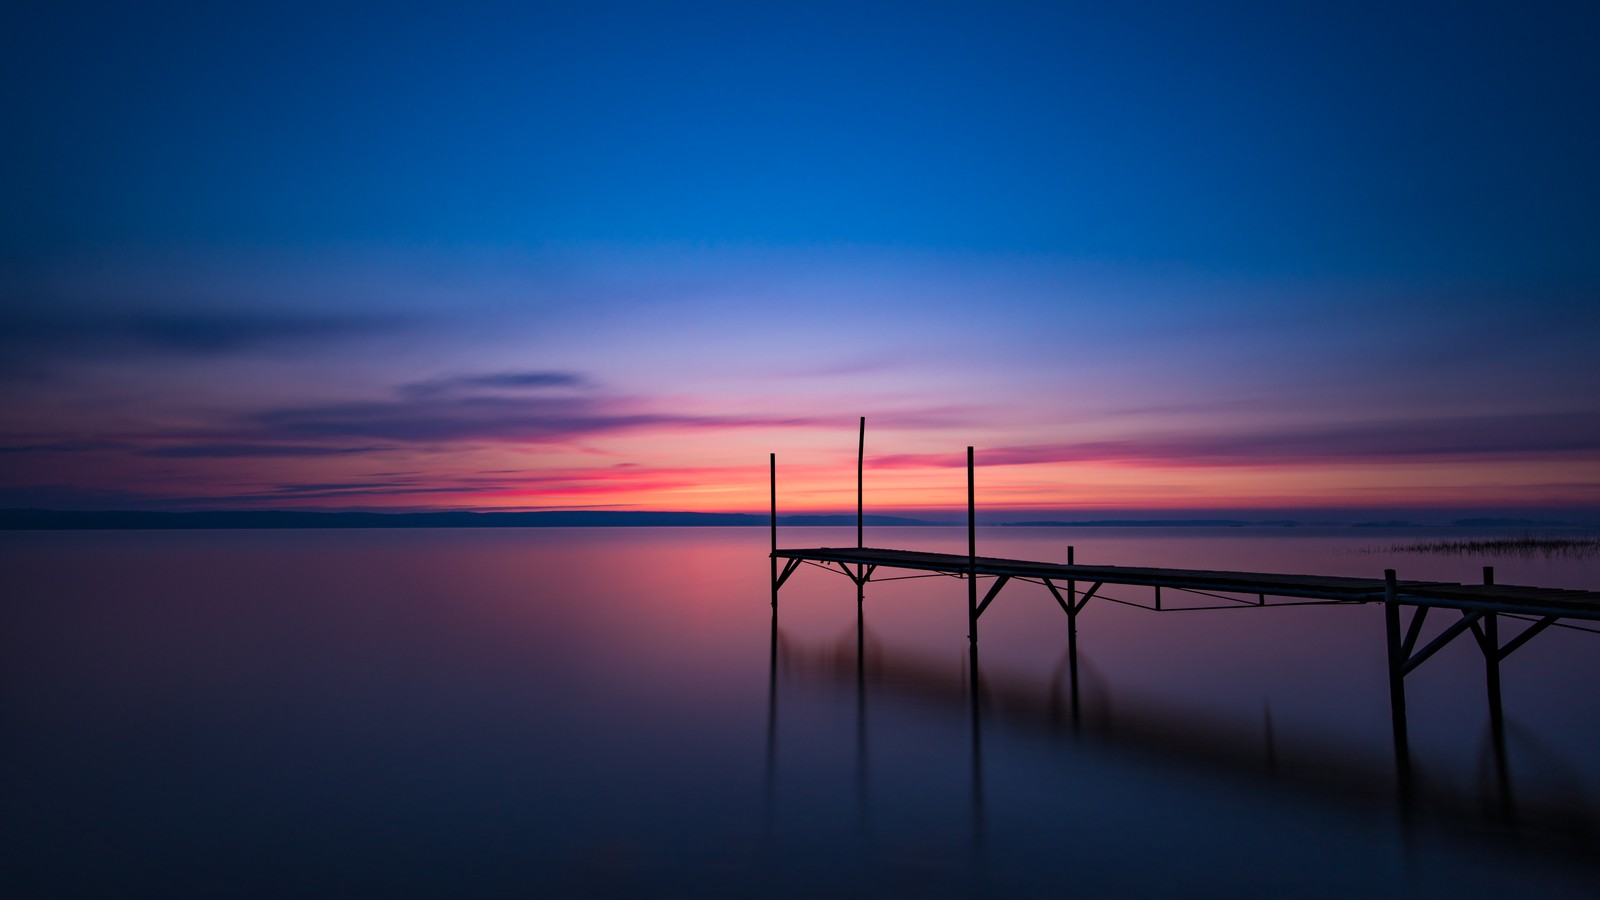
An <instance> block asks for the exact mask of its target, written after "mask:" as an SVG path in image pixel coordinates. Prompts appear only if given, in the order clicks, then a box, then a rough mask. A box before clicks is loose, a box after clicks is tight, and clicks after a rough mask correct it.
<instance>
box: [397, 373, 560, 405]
mask: <svg viewBox="0 0 1600 900" xmlns="http://www.w3.org/2000/svg"><path fill="white" fill-rule="evenodd" d="M586 384H588V381H587V379H585V378H584V377H583V376H582V375H579V374H577V373H576V372H549V371H531V372H489V373H486V374H481V375H457V376H451V377H444V378H432V379H428V380H427V381H417V382H413V383H411V384H407V385H403V386H401V388H400V389H399V393H400V394H401V395H402V396H405V397H412V398H420V397H433V396H436V395H439V394H448V393H456V392H462V391H474V390H507V391H523V390H538V389H542V388H573V387H582V386H584V385H586Z"/></svg>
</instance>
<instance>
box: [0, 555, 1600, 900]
mask: <svg viewBox="0 0 1600 900" xmlns="http://www.w3.org/2000/svg"><path fill="white" fill-rule="evenodd" d="M1418 534H1419V532H1405V533H1403V534H1402V533H1398V532H1396V533H1384V534H1372V533H1363V532H1355V531H1352V530H1343V531H1338V532H1320V533H1319V532H1314V531H1301V530H1275V531H1255V530H1250V529H1227V530H1203V531H1202V530H1187V531H1183V530H1161V529H1140V530H1127V529H1108V530H1094V529H1021V528H995V529H983V530H981V532H980V543H981V552H984V553H987V554H992V555H1006V556H1017V557H1026V558H1034V559H1054V560H1064V559H1065V553H1066V545H1067V544H1068V543H1072V544H1074V545H1075V546H1076V554H1077V560H1078V561H1080V562H1085V563H1091V562H1093V563H1111V564H1142V565H1162V566H1174V567H1194V568H1234V569H1253V570H1264V571H1285V572H1309V573H1318V574H1347V575H1369V576H1380V575H1381V573H1382V570H1383V569H1384V568H1396V569H1398V570H1399V571H1400V575H1401V577H1402V578H1419V579H1421V578H1430V579H1443V580H1464V581H1471V580H1476V578H1478V577H1479V572H1480V567H1481V565H1483V564H1484V563H1485V562H1489V563H1492V564H1494V565H1495V566H1496V568H1497V572H1496V574H1497V579H1498V580H1499V581H1500V582H1502V583H1523V584H1539V585H1543V586H1551V587H1574V588H1587V589H1595V588H1600V571H1597V568H1600V567H1597V564H1596V563H1595V562H1594V561H1593V560H1589V561H1583V560H1543V559H1537V558H1534V559H1522V558H1518V559H1500V560H1482V559H1475V558H1471V557H1428V556H1415V555H1404V554H1396V553H1386V552H1377V553H1372V552H1365V551H1367V550H1370V549H1371V548H1373V547H1383V546H1386V545H1387V544H1389V543H1391V542H1392V541H1391V538H1395V537H1397V536H1398V537H1399V538H1403V539H1409V538H1412V537H1415V536H1417V535H1418ZM868 538H869V543H871V544H877V545H883V546H897V547H907V548H916V549H927V550H946V551H956V552H959V551H961V550H964V549H965V547H964V542H965V535H964V532H962V531H961V530H960V529H939V528H912V529H873V530H869V535H868ZM781 542H782V543H783V544H784V545H786V546H822V545H829V544H832V545H847V544H852V543H853V542H854V534H853V530H830V529H791V530H789V531H787V532H785V533H784V534H783V536H782V541H781ZM766 543H767V534H766V532H765V531H764V530H761V529H714V528H695V529H570V530H568V529H505V530H418V531H409V530H392V531H391V530H381V531H378V530H375V531H215V532H80V533H8V534H4V535H0V573H3V576H4V581H5V583H6V584H7V585H8V589H7V591H6V594H7V597H6V600H5V602H4V606H3V613H0V615H3V617H4V620H3V628H0V640H3V642H4V644H3V647H0V667H3V677H0V716H3V723H4V733H5V735H6V740H5V742H4V744H3V747H0V780H3V790H4V796H5V797H6V809H7V813H6V815H5V817H4V820H3V821H4V825H3V827H4V835H3V837H4V841H3V845H0V878H3V885H0V886H3V888H4V890H5V893H6V894H7V895H8V896H63V895H67V896H112V895H147V896H185V895H188V896H193V895H206V896H284V895H301V894H358V893H362V894H366V893H383V894H388V895H433V896H439V895H449V896H510V895H530V894H532V895H541V896H629V895H633V896H689V895H696V896H700V895H706V894H723V895H729V896H737V895H751V894H760V895H776V896H813V895H817V894H824V893H826V894H829V895H853V896H867V895H884V894H885V893H886V892H887V893H889V894H899V893H906V894H910V893H913V892H914V893H916V894H918V895H926V896H978V895H991V894H995V893H996V892H1010V893H1012V894H1016V895H1025V896H1026V895H1035V896H1045V895H1050V896H1055V895H1059V894H1062V893H1065V892H1067V891H1087V892H1089V893H1091V894H1110V893H1124V894H1126V893H1137V894H1145V895H1150V894H1167V895H1170V894H1182V895H1196V896H1240V895H1244V896H1284V895H1296V896H1348V895H1352V894H1356V893H1362V894H1374V895H1380V896H1417V895H1424V896H1443V895H1452V896H1461V895H1488V894H1495V893H1505V892H1510V891H1516V892H1519V893H1538V894H1542V895H1571V896H1578V895H1592V893H1593V891H1594V889H1595V888H1596V886H1597V885H1600V862H1596V861H1595V860H1594V858H1593V856H1594V851H1595V850H1597V849H1600V827H1597V823H1600V814H1597V812H1596V807H1597V805H1600V804H1597V802H1596V792H1597V790H1600V760H1597V755H1596V754H1594V753H1593V751H1592V748H1593V747H1595V746H1597V745H1600V707H1597V706H1596V705H1595V704H1594V703H1593V701H1592V700H1591V699H1590V697H1589V693H1590V686H1591V685H1593V684H1595V683H1597V681H1600V635H1591V634H1584V633H1580V632H1574V631H1569V630H1561V629H1551V630H1549V631H1547V632H1545V633H1544V634H1542V635H1540V636H1539V637H1538V638H1537V639H1535V640H1534V641H1533V642H1532V643H1530V644H1529V645H1528V646H1527V647H1526V648H1524V649H1523V650H1520V651H1518V652H1517V653H1516V654H1515V655H1513V656H1512V657H1510V658H1509V659H1508V660H1507V661H1506V663H1505V664H1504V669H1503V679H1504V687H1503V693H1504V704H1505V710H1506V716H1507V728H1506V733H1505V735H1504V744H1505V753H1504V754H1503V756H1498V757H1497V755H1496V753H1495V749H1496V747H1495V741H1494V740H1493V739H1492V737H1493V736H1492V735H1491V734H1490V732H1489V729H1488V713H1487V704H1486V701H1485V695H1484V670H1483V662H1482V657H1481V655H1480V654H1479V652H1478V650H1477V649H1476V647H1475V646H1474V645H1473V644H1471V643H1470V642H1468V641H1458V642H1457V643H1455V644H1453V645H1451V646H1450V647H1447V648H1446V649H1445V650H1444V651H1442V652H1441V653H1440V654H1438V655H1437V656H1436V657H1434V658H1433V659H1431V660H1429V661H1428V662H1427V663H1426V664H1425V665H1424V666H1423V667H1422V668H1420V669H1418V670H1417V672H1416V673H1414V674H1413V675H1412V676H1411V677H1409V678H1408V679H1407V692H1408V699H1409V702H1410V709H1411V716H1410V731H1411V738H1412V748H1413V757H1414V759H1415V764H1416V768H1415V773H1416V776H1417V790H1416V792H1415V795H1414V797H1413V799H1412V802H1410V803H1409V804H1402V803H1400V802H1398V799H1397V794H1396V790H1395V770H1394V762H1393V752H1392V744H1391V743H1390V730H1389V710H1388V705H1387V686H1386V684H1387V683H1386V680H1385V678H1386V676H1385V671H1386V670H1385V665H1384V655H1383V647H1384V644H1383V623H1382V614H1381V610H1379V609H1377V608H1375V607H1344V606H1341V607H1297V608H1287V609H1265V610H1261V609H1242V610H1230V611H1225V612H1188V613H1171V612H1164V613H1159V614H1157V613H1150V612H1146V611H1143V610H1139V609H1132V608H1127V607H1123V606H1118V605H1116V604H1111V603H1102V602H1098V601H1096V602H1091V604H1090V605H1089V606H1088V607H1087V608H1086V609H1085V611H1084V613H1083V614H1082V616H1081V617H1080V620H1079V647H1080V660H1079V661H1080V671H1079V678H1080V681H1079V687H1080V709H1079V715H1078V716H1077V717H1076V720H1074V716H1073V715H1072V710H1071V708H1070V692H1069V691H1068V690H1067V687H1068V684H1067V678H1066V674H1065V665H1064V662H1065V661H1064V651H1065V628H1066V618H1065V616H1064V615H1063V614H1062V612H1061V610H1060V609H1059V608H1058V607H1057V606H1056V604H1055V602H1054V601H1053V600H1052V599H1051V598H1050V596H1049V594H1048V593H1047V592H1046V591H1045V590H1044V589H1043V588H1041V587H1037V586H1033V585H1026V584H1013V585H1011V586H1009V587H1007V588H1006V589H1005V591H1004V592H1003V593H1002V594H1001V595H1000V597H999V599H998V600H997V601H996V602H995V604H994V606H993V607H992V608H991V609H990V610H989V611H988V612H987V613H986V614H985V615H984V618H983V623H982V625H983V628H982V643H981V654H980V657H979V663H978V673H979V678H978V686H979V688H980V690H979V691H978V698H979V699H978V704H977V706H976V708H974V706H973V703H972V692H971V690H970V687H971V684H972V682H971V681H970V680H969V679H970V677H971V671H970V668H971V666H970V660H969V656H968V653H967V642H966V637H965V635H966V621H965V615H966V613H965V597H966V591H965V585H964V584H963V583H962V582H960V581H957V580H953V579H948V578H927V579H912V580H904V581H893V582H884V583H881V584H873V585H869V586H868V588H867V599H866V602H865V604H864V605H863V606H862V608H861V613H862V615H861V617H860V619H859V621H858V617H857V605H856V601H855V589H854V586H853V585H851V584H850V583H849V582H848V581H847V580H845V579H844V578H842V577H840V576H839V575H837V574H830V573H827V572H824V571H821V570H819V569H816V568H810V567H808V568H805V569H803V570H801V571H800V572H798V573H797V574H796V575H795V576H794V578H793V579H792V580H791V581H790V582H789V583H788V584H787V585H785V587H784V589H783V593H782V600H781V603H780V612H779V616H778V619H777V623H776V625H777V627H776V629H774V622H773V619H772V617H771V610H770V608H769V605H768V599H769V589H768V585H767V574H768V563H767V559H766ZM884 574H894V573H887V572H886V573H884ZM1137 591H1138V589H1126V588H1124V589H1118V590H1116V591H1111V593H1112V595H1113V596H1124V597H1125V599H1134V600H1141V601H1147V600H1148V598H1147V597H1142V596H1139V595H1138V594H1137Z"/></svg>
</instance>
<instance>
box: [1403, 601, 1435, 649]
mask: <svg viewBox="0 0 1600 900" xmlns="http://www.w3.org/2000/svg"><path fill="white" fill-rule="evenodd" d="M1432 608H1433V607H1431V606H1419V607H1417V608H1416V610H1417V611H1416V612H1414V613H1412V615H1411V627H1410V628H1407V629H1406V639H1405V642H1404V643H1402V644H1401V645H1400V656H1401V658H1402V659H1410V658H1411V651H1412V650H1413V649H1415V648H1416V646H1417V637H1418V636H1419V635H1421V634H1422V620H1423V619H1426V618H1427V617H1428V610H1430V609H1432Z"/></svg>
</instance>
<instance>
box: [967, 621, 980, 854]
mask: <svg viewBox="0 0 1600 900" xmlns="http://www.w3.org/2000/svg"><path fill="white" fill-rule="evenodd" d="M967 672H968V675H967V684H968V687H969V689H970V703H969V706H970V707H971V711H972V852H973V855H974V857H976V856H977V855H978V854H979V853H981V852H982V850H983V832H984V815H983V806H984V804H983V729H982V717H983V711H982V703H981V702H980V700H981V697H982V688H981V687H980V685H979V683H978V644H977V642H972V643H970V644H968V645H967Z"/></svg>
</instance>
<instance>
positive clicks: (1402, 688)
mask: <svg viewBox="0 0 1600 900" xmlns="http://www.w3.org/2000/svg"><path fill="white" fill-rule="evenodd" d="M1383 622H1384V627H1385V629H1386V630H1387V632H1388V638H1389V639H1388V646H1389V653H1388V656H1389V716H1390V721H1391V723H1392V725H1393V727H1394V759H1395V765H1396V766H1397V767H1398V768H1399V775H1400V788H1401V791H1402V792H1407V791H1409V789H1410V786H1411V745H1410V741H1409V738H1408V736H1407V735H1406V683H1405V677H1406V676H1405V664H1406V660H1405V655H1406V649H1405V643H1404V641H1403V640H1402V639H1401V637H1400V598H1399V588H1398V587H1397V585H1396V582H1395V575H1394V570H1393V569H1384V570H1383Z"/></svg>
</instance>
